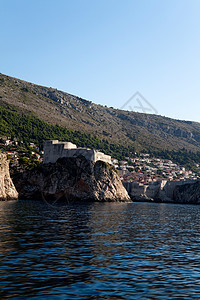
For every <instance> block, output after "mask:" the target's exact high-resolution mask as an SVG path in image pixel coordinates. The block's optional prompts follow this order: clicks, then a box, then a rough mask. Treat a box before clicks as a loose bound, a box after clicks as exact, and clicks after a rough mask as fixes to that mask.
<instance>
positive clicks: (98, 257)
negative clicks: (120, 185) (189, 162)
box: [0, 201, 200, 299]
mask: <svg viewBox="0 0 200 300" xmlns="http://www.w3.org/2000/svg"><path fill="white" fill-rule="evenodd" d="M199 220H200V207H199V206H192V205H191V206H188V205H169V204H150V203H128V204H124V203H123V204H122V203H102V204H101V203H89V204H69V205H68V206H67V207H64V208H63V207H59V208H54V209H53V208H52V207H50V206H47V205H46V204H45V203H42V202H34V201H19V202H1V203H0V279H1V280H0V298H1V299H8V298H13V299H24V298H26V297H32V298H33V299H34V298H35V299H199V298H200V263H199V261H200V225H199Z"/></svg>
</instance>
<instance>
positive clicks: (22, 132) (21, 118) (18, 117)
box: [0, 105, 133, 159]
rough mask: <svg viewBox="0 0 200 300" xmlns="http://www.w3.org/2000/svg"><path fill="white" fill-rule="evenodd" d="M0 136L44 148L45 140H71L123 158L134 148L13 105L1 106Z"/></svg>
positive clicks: (79, 145) (79, 144)
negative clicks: (64, 125) (50, 121)
mask: <svg viewBox="0 0 200 300" xmlns="http://www.w3.org/2000/svg"><path fill="white" fill-rule="evenodd" d="M0 136H9V137H11V138H17V140H18V141H23V144H24V145H25V146H26V147H28V146H29V145H30V143H31V142H33V143H35V144H36V145H37V146H39V148H40V149H42V148H43V143H44V140H46V139H58V140H61V141H71V142H72V143H75V144H76V145H77V146H78V147H89V148H93V149H99V150H102V151H104V152H105V153H107V154H110V155H111V156H112V157H116V158H118V159H122V158H124V157H125V156H128V155H129V153H130V152H131V151H133V148H131V147H129V146H127V147H124V146H122V145H116V144H112V143H109V142H108V141H107V140H104V139H103V140H100V139H99V138H97V137H96V136H93V135H91V134H86V133H81V132H80V131H77V130H75V131H73V130H68V129H66V128H64V127H61V126H59V125H51V124H48V123H46V122H44V121H42V120H40V119H39V118H37V117H35V116H32V115H26V114H24V113H19V112H17V110H16V108H12V107H11V106H7V105H6V107H5V105H4V106H2V105H1V106H0Z"/></svg>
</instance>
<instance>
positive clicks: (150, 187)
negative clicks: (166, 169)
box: [123, 180, 200, 204]
mask: <svg viewBox="0 0 200 300" xmlns="http://www.w3.org/2000/svg"><path fill="white" fill-rule="evenodd" d="M123 184H124V186H125V188H126V190H127V191H128V194H129V196H130V197H131V199H132V200H133V201H136V202H160V203H188V204H200V181H197V180H188V181H182V180H180V181H167V180H161V181H157V182H153V183H149V184H140V183H137V182H124V183H123Z"/></svg>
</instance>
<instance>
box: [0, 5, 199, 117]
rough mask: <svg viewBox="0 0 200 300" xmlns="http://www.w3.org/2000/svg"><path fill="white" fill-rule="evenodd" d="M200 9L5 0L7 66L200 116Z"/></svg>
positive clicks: (171, 112)
mask: <svg viewBox="0 0 200 300" xmlns="http://www.w3.org/2000/svg"><path fill="white" fill-rule="evenodd" d="M199 16H200V1H199V0H137V1H136V0H123V1H122V0H70V1H69V0H0V26H1V30H0V45H1V47H0V66H1V67H0V72H1V73H3V74H7V75H10V76H14V77H17V78H21V79H24V80H27V81H30V82H33V83H37V84H41V85H45V86H51V87H55V88H58V89H61V90H63V91H66V92H69V93H71V94H74V95H78V96H80V97H82V98H85V99H88V100H92V101H93V102H95V103H99V104H103V105H107V106H114V107H119V108H120V107H121V106H122V105H123V104H124V103H125V102H126V101H127V100H128V99H129V98H130V97H131V96H132V95H133V94H134V93H135V92H136V91H139V92H140V93H141V94H142V95H143V96H144V97H145V98H146V99H147V100H148V101H149V102H150V103H151V105H153V106H154V107H155V108H156V110H157V111H158V113H159V114H161V115H165V116H169V117H173V118H177V119H186V120H195V121H200V17H199ZM132 106H133V105H132ZM138 111H139V110H138Z"/></svg>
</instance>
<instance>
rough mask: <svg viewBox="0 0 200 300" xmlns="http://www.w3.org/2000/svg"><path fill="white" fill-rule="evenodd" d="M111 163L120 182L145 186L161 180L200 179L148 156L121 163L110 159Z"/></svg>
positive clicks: (143, 155) (175, 165) (168, 163)
mask: <svg viewBox="0 0 200 300" xmlns="http://www.w3.org/2000/svg"><path fill="white" fill-rule="evenodd" d="M112 163H113V165H114V166H115V168H116V169H118V170H119V175H120V178H121V180H122V181H135V182H138V183H143V184H147V183H150V182H154V181H160V180H163V179H164V180H173V181H174V180H177V181H179V180H189V179H193V180H195V179H199V178H200V177H199V176H197V175H196V174H195V173H194V172H192V171H190V170H186V169H185V168H184V167H180V166H178V165H177V164H175V163H173V162H172V161H171V160H168V159H161V158H150V155H149V154H140V156H139V157H135V158H130V157H126V159H125V160H122V161H118V160H117V159H114V158H112ZM196 167H199V165H198V166H197V165H196Z"/></svg>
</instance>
